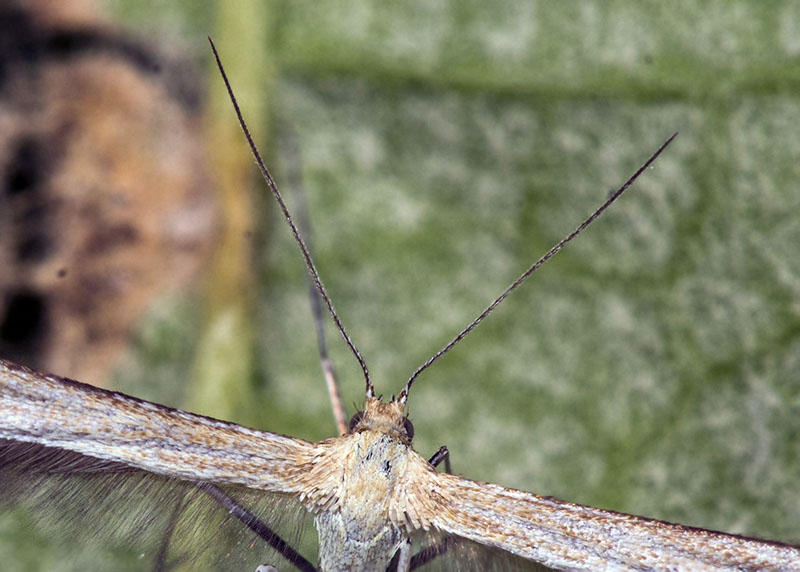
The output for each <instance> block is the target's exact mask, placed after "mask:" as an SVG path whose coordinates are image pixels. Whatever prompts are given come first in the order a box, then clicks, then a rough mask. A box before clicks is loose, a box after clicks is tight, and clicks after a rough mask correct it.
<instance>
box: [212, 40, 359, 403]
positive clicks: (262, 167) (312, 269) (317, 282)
mask: <svg viewBox="0 0 800 572" xmlns="http://www.w3.org/2000/svg"><path fill="white" fill-rule="evenodd" d="M208 43H209V44H211V51H212V52H213V53H214V59H215V60H216V62H217V68H219V73H220V75H221V76H222V81H223V82H224V83H225V89H227V90H228V96H229V97H230V100H231V103H232V104H233V109H234V111H235V112H236V118H237V119H238V120H239V125H240V126H241V128H242V132H243V133H244V136H245V139H247V144H248V145H249V146H250V152H251V153H252V154H253V158H254V159H255V161H256V165H257V166H258V170H259V171H261V176H262V177H263V178H264V180H265V181H266V183H267V186H268V187H269V190H270V191H271V192H272V196H273V197H275V200H276V201H277V203H278V206H279V207H280V209H281V212H282V213H283V218H284V220H286V222H287V223H288V224H289V228H290V229H291V230H292V236H294V240H295V242H296V243H297V245H298V246H299V247H300V252H302V253H303V259H304V260H305V263H306V268H308V272H309V274H310V275H311V280H312V281H313V282H314V286H316V288H317V291H318V292H319V295H320V296H321V297H322V300H323V302H325V305H326V306H327V307H328V312H329V313H330V315H331V317H332V318H333V321H334V323H335V324H336V328H337V329H338V330H339V333H340V334H341V335H342V337H343V338H344V341H345V342H346V343H347V346H348V347H349V348H350V351H351V352H353V355H354V356H356V359H357V360H358V364H359V365H360V366H361V371H363V372H364V379H365V381H366V386H367V391H366V395H367V397H375V389H374V387H373V386H372V381H371V379H370V376H369V369H367V364H366V362H365V361H364V358H363V357H361V354H360V353H359V351H358V349H357V348H356V346H355V344H354V343H353V341H352V340H351V339H350V336H349V335H347V332H346V331H345V329H344V326H343V325H342V321H341V320H340V319H339V315H338V314H337V313H336V310H334V309H333V302H331V299H330V297H329V296H328V293H327V291H326V290H325V286H323V284H322V280H321V279H320V277H319V273H318V272H317V268H316V266H315V265H314V261H313V260H312V259H311V254H310V253H309V251H308V247H307V246H306V243H305V242H304V241H303V237H302V236H300V231H298V230H297V226H296V225H295V223H294V219H293V218H292V215H291V213H290V212H289V209H288V208H287V207H286V203H285V202H284V201H283V197H282V196H281V194H280V192H279V191H278V186H277V185H276V184H275V180H274V179H273V178H272V175H271V174H270V172H269V170H268V169H267V166H266V164H265V163H264V160H263V159H262V158H261V153H259V151H258V147H256V144H255V141H253V136H252V135H251V134H250V130H249V129H248V128H247V124H246V123H245V121H244V116H243V115H242V111H241V109H240V108H239V102H238V101H237V100H236V96H235V95H234V94H233V88H232V87H231V83H230V81H229V80H228V75H227V74H226V73H225V68H224V67H223V66H222V61H221V60H220V57H219V53H218V52H217V47H216V46H215V45H214V40H212V39H211V37H210V36H209V38H208Z"/></svg>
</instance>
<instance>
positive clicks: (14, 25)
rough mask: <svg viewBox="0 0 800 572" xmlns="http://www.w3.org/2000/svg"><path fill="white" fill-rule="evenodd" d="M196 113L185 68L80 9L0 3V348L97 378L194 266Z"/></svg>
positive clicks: (212, 214) (204, 213)
mask: <svg viewBox="0 0 800 572" xmlns="http://www.w3.org/2000/svg"><path fill="white" fill-rule="evenodd" d="M56 6H57V8H56ZM201 108H202V105H201V96H200V88H199V82H197V81H195V78H194V76H193V74H192V72H191V66H188V65H187V64H186V62H182V61H172V60H170V59H167V58H165V57H163V56H161V55H159V54H158V53H157V52H156V51H155V50H153V49H152V48H151V47H150V46H148V45H146V44H144V43H142V42H140V41H138V40H136V39H134V38H133V37H132V36H130V35H128V34H126V33H125V32H122V31H120V30H119V29H117V28H115V27H113V26H112V25H110V24H108V23H104V20H103V19H102V16H101V15H100V14H98V13H96V12H94V11H92V6H91V3H88V2H86V1H78V2H69V3H68V2H55V3H54V2H50V1H39V2H25V3H23V2H19V3H17V2H8V1H2V0H0V177H2V179H1V180H2V183H1V184H2V188H1V189H0V201H2V204H1V205H0V355H2V356H3V357H5V358H9V359H12V360H14V361H18V362H21V363H23V364H26V365H31V366H33V367H36V368H39V369H43V370H45V371H53V372H56V373H58V374H59V375H66V376H69V377H73V378H76V379H79V380H81V381H85V382H88V383H93V384H98V385H103V384H104V383H105V381H106V377H107V375H108V373H109V370H110V368H111V367H112V366H113V365H114V363H115V362H116V360H117V359H118V358H119V357H120V354H121V352H122V350H123V349H124V348H125V346H126V345H127V343H128V341H129V339H130V336H131V332H132V328H133V326H134V325H135V323H136V321H137V319H139V318H141V317H142V315H143V314H144V313H145V312H146V311H147V309H148V308H149V307H150V306H151V304H152V303H153V301H154V300H155V299H156V298H157V297H158V296H159V295H161V294H163V293H165V292H167V291H170V290H175V289H178V288H181V287H185V286H186V285H187V284H188V282H189V281H190V280H191V279H192V278H193V277H195V276H196V275H197V274H198V272H199V271H200V270H201V269H202V268H203V267H204V265H205V263H206V262H207V261H208V259H209V257H210V254H211V250H212V249H211V247H212V243H213V241H214V238H215V235H216V229H217V220H218V219H217V209H216V203H215V195H214V192H213V189H212V188H211V186H210V183H209V182H208V181H209V180H210V179H209V176H208V172H207V169H206V165H207V157H206V151H205V148H204V142H203V133H202V127H203V121H202V115H201V110H202V109H201Z"/></svg>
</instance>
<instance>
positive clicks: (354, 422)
mask: <svg viewBox="0 0 800 572" xmlns="http://www.w3.org/2000/svg"><path fill="white" fill-rule="evenodd" d="M363 418H364V412H363V411H359V412H357V413H356V414H355V415H353V416H352V417H351V418H350V425H349V429H350V431H352V430H353V429H355V427H356V425H358V424H359V423H360V422H361V420H362V419H363Z"/></svg>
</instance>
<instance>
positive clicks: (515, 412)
mask: <svg viewBox="0 0 800 572" xmlns="http://www.w3.org/2000/svg"><path fill="white" fill-rule="evenodd" d="M111 5H112V8H113V9H114V10H115V11H116V12H117V14H119V15H120V17H121V18H123V19H125V20H126V21H127V22H128V23H129V25H131V26H133V27H134V28H139V29H140V30H141V31H142V33H150V34H151V37H152V38H153V41H154V42H156V43H158V42H160V41H162V40H161V38H164V37H169V38H170V40H169V41H173V42H177V43H178V44H180V45H182V46H183V47H184V49H185V50H186V51H188V52H189V53H191V54H193V55H194V57H196V58H197V60H198V61H203V62H206V63H210V60H209V53H208V50H207V44H206V40H205V38H206V36H207V35H209V34H211V35H215V37H216V38H217V40H218V47H219V48H220V51H221V53H222V57H223V60H224V61H233V60H236V59H237V58H245V59H247V57H248V54H249V53H252V52H253V50H255V49H261V48H259V47H258V46H259V44H258V42H262V45H263V46H264V48H263V49H265V50H266V52H264V54H260V56H259V57H260V58H261V60H260V61H262V62H264V64H263V77H262V76H258V77H256V78H253V77H252V76H248V77H237V76H236V74H235V73H233V72H231V75H232V76H233V77H232V78H231V79H232V81H233V83H234V88H235V87H236V85H237V84H240V83H241V84H243V83H246V82H253V81H255V82H256V83H259V82H261V87H262V89H261V91H260V92H259V93H258V94H256V95H248V96H247V97H243V98H242V102H241V103H242V107H243V110H244V112H245V114H246V115H247V114H248V108H249V106H251V105H252V106H258V105H263V106H266V110H267V111H266V118H267V119H266V120H265V121H264V122H263V124H262V125H260V126H261V127H262V129H261V135H260V137H259V138H260V143H261V145H262V151H263V152H264V153H265V155H266V157H267V161H268V164H269V165H270V166H271V167H272V168H273V171H274V172H275V175H276V178H277V179H278V183H279V185H280V186H282V188H283V189H284V191H285V192H286V194H287V195H289V201H290V202H292V203H296V202H297V196H296V194H295V193H293V192H292V189H291V188H290V187H289V185H287V184H286V182H285V181H286V176H285V173H286V170H287V165H292V164H299V165H300V168H301V169H302V173H303V181H304V184H305V187H306V192H307V200H308V205H309V206H308V208H309V210H310V213H311V218H312V224H313V233H314V242H315V246H316V259H317V263H318V266H319V270H320V273H321V275H322V278H323V280H324V281H325V283H326V285H327V287H328V290H329V292H330V294H331V297H332V298H333V301H334V304H335V306H336V308H337V310H338V311H339V312H340V314H341V317H342V320H343V321H344V323H345V325H346V327H347V328H348V330H349V333H350V334H351V336H352V337H353V338H354V340H355V342H356V344H357V345H358V346H359V348H360V350H361V352H362V353H363V355H364V356H365V358H366V360H367V362H368V364H369V366H370V368H371V371H372V375H373V379H374V381H375V383H376V385H377V391H378V392H379V393H383V394H384V395H385V396H390V395H392V394H396V393H398V392H399V391H400V389H401V388H402V385H403V383H404V382H405V380H406V378H407V377H408V375H409V374H410V373H411V372H412V371H413V369H414V368H415V367H416V366H417V365H419V364H420V363H421V362H423V361H424V360H425V359H427V358H428V357H429V356H430V355H431V354H432V353H433V352H435V351H436V350H437V349H439V348H440V347H441V346H443V345H444V344H445V343H446V342H447V341H448V340H449V339H450V338H451V337H452V336H454V335H455V334H456V333H457V332H458V331H459V330H460V329H461V328H462V327H463V326H465V325H466V324H467V323H468V321H469V320H471V319H472V318H473V317H474V316H475V315H476V314H478V313H479V312H480V311H481V310H482V309H483V307H484V306H485V305H487V304H488V303H489V302H490V301H491V299H492V298H493V297H494V296H496V295H497V294H499V292H500V291H502V289H503V288H505V286H507V285H508V284H509V283H510V282H511V281H512V280H513V279H514V278H516V277H517V276H518V275H519V274H520V273H521V272H522V271H523V270H524V269H525V268H526V267H527V266H528V265H530V264H531V263H532V262H533V261H534V260H535V259H536V258H538V257H539V256H540V255H541V254H543V253H544V252H545V251H546V250H547V249H548V248H549V247H550V246H551V245H552V244H554V243H555V242H557V241H558V240H559V239H560V238H561V237H562V236H563V235H565V234H566V233H568V232H569V231H570V230H572V229H573V228H574V227H575V226H576V225H577V224H578V223H579V222H580V221H581V220H582V219H583V218H585V217H586V216H587V215H588V214H589V213H590V212H591V211H592V210H593V209H594V208H596V206H598V205H599V204H600V203H601V202H602V201H603V200H604V199H605V197H606V196H607V194H608V192H609V191H610V190H612V189H613V188H615V187H617V186H619V185H620V184H621V183H622V182H624V181H625V180H626V179H627V178H628V176H630V174H631V173H633V171H635V169H636V168H638V166H639V165H640V164H641V163H642V162H644V160H645V159H646V158H647V157H648V156H649V154H650V153H651V152H652V151H654V150H655V149H656V148H657V147H658V146H659V145H660V144H661V143H662V142H663V140H665V139H666V138H667V137H668V136H669V135H671V134H672V133H673V132H675V131H678V132H679V133H680V135H679V136H678V138H677V139H676V140H675V142H674V143H673V145H672V146H671V147H670V148H669V149H668V150H667V151H666V152H665V153H664V155H663V156H662V157H661V158H660V159H659V160H658V161H657V163H656V164H655V165H654V167H652V168H651V169H649V170H648V171H647V172H646V173H645V174H644V175H643V177H642V178H641V180H640V182H639V183H637V184H636V185H635V187H634V188H633V189H631V190H630V191H629V193H628V194H627V195H626V196H625V197H623V199H622V200H621V201H620V202H619V203H617V204H616V205H615V206H614V207H613V208H612V209H611V211H610V212H609V213H608V214H606V215H604V216H603V217H602V218H601V219H600V220H599V221H598V222H597V223H595V224H594V225H593V226H592V227H590V228H589V230H588V231H586V233H584V234H583V235H582V236H581V237H580V238H578V239H577V240H576V241H575V242H574V243H572V244H571V245H570V246H569V247H568V248H567V249H566V251H564V252H563V253H562V254H559V255H558V256H557V257H556V258H555V259H554V260H553V261H551V262H549V263H548V264H547V265H545V266H544V267H543V268H542V269H541V270H540V271H539V272H537V273H536V274H535V275H534V277H533V278H532V279H531V280H530V281H529V282H528V283H527V284H526V285H525V286H524V288H522V289H521V290H520V291H518V292H516V293H515V294H514V295H513V296H511V297H510V298H509V299H508V300H507V301H506V302H505V303H504V304H503V305H502V306H501V307H500V309H498V310H497V311H496V312H495V313H494V314H493V315H492V317H491V318H489V319H488V320H487V321H486V322H485V323H484V324H483V325H482V326H481V327H479V328H478V329H477V330H476V331H475V332H474V333H473V334H472V335H470V336H469V338H467V339H466V340H465V341H464V342H463V343H462V344H460V345H459V346H458V347H457V348H456V349H455V350H453V352H451V354H449V355H448V356H447V357H446V358H444V359H443V360H441V362H439V363H438V364H437V365H435V366H434V367H432V368H431V369H430V370H428V371H427V372H426V373H424V374H423V376H422V377H420V378H419V380H418V381H417V382H416V385H415V386H414V390H413V392H412V395H411V400H410V413H411V416H412V419H413V421H414V424H415V427H416V437H415V447H416V449H417V450H418V451H419V452H420V453H422V454H423V455H425V456H428V455H430V454H432V453H433V452H434V451H435V450H436V449H437V448H438V447H439V446H440V445H443V444H445V445H447V446H448V448H449V449H450V452H451V455H452V460H453V466H454V471H456V472H458V473H460V474H463V475H465V476H467V477H470V478H473V479H478V480H486V481H491V482H495V483H499V484H502V485H505V486H509V487H515V488H520V489H524V490H529V491H534V492H536V493H540V494H545V495H553V496H556V497H559V498H562V499H565V500H569V501H573V502H577V503H582V504H588V505H592V506H598V507H603V508H608V509H614V510H618V511H622V512H627V513H633V514H640V515H644V516H648V517H653V518H658V519H663V520H669V521H675V522H680V523H683V524H687V525H693V526H699V527H704V528H712V529H719V530H724V531H728V532H734V533H741V534H747V535H755V536H760V537H766V538H771V539H777V540H783V541H790V542H800V535H799V534H798V532H797V531H798V528H799V527H800V471H799V469H798V458H799V457H800V415H798V413H800V379H798V377H799V376H800V340H798V339H797V333H798V331H799V330H800V316H799V315H798V314H799V313H800V253H799V252H798V245H800V221H799V220H798V217H799V216H800V137H798V134H800V97H798V96H797V93H799V92H798V88H800V60H798V58H799V57H800V5H798V4H797V3H795V2H791V1H785V2H779V1H769V2H761V1H756V0H750V1H746V0H740V1H710V2H691V1H688V0H685V1H681V2H670V3H662V2H637V3H632V2H623V1H617V2H600V1H595V2H589V1H585V2H575V3H566V2H563V3H555V2H545V1H516V2H504V3H499V2H472V1H468V2H463V1H462V2H454V1H446V0H441V1H436V2H407V3H402V4H401V3H378V2H352V3H345V2H336V1H321V2H320V1H317V2H312V1H293V2H278V1H274V2H271V3H263V4H262V3H258V4H253V3H234V4H232V5H233V6H237V5H238V8H239V9H241V10H249V9H253V8H258V9H260V10H261V13H260V16H259V17H258V18H255V17H252V18H250V19H246V18H245V20H247V21H246V22H244V23H243V24H240V25H244V26H254V27H255V28H248V29H250V30H251V31H250V32H247V33H244V32H231V31H230V30H228V31H226V30H225V29H224V28H221V27H220V21H219V20H218V18H219V16H218V13H217V12H215V8H213V7H212V5H210V4H207V5H206V4H198V3H194V2H187V3H184V4H170V5H169V6H166V5H164V4H162V3H161V2H147V3H141V2H135V3H126V2H122V1H118V2H113V3H111ZM230 8H231V5H228V7H227V9H228V10H230ZM254 29H255V30H256V31H255V32H253V30H254ZM154 30H155V32H154ZM175 38H177V39H175ZM248 38H255V39H254V40H249V39H248ZM248 42H250V43H248ZM236 65H237V64H235V63H234V64H233V66H234V67H235V66H236ZM208 70H209V73H208V81H209V83H210V85H212V86H214V87H213V88H214V89H216V88H218V87H219V78H218V77H217V75H216V74H215V73H214V72H213V71H212V68H211V67H210V65H209V66H208ZM248 73H260V72H258V71H256V72H252V71H251V72H248ZM210 89H211V88H210ZM251 98H252V99H251ZM256 100H257V101H256ZM222 113H228V117H227V118H226V119H224V120H225V121H230V122H233V121H234V120H235V119H234V116H233V114H232V112H230V110H228V112H225V111H224V110H223V111H222ZM286 126H289V127H288V129H287V128H286ZM290 130H291V131H292V132H294V133H295V135H294V138H296V141H297V144H298V147H299V149H300V157H298V156H296V155H294V154H293V153H292V152H291V151H290V148H291V142H289V141H288V140H287V136H286V133H287V132H289V131H290ZM209 145H210V148H211V149H212V150H213V149H214V142H213V141H210V142H209ZM293 162H294V163H293ZM253 189H254V190H257V192H259V193H261V192H264V189H263V185H261V184H259V183H258V182H257V181H256V180H254V182H253ZM244 191H246V189H245V190H243V192H244ZM259 209H263V211H264V216H263V227H262V228H261V230H260V231H259V232H258V233H257V236H258V238H259V241H258V243H257V246H256V250H257V256H256V258H255V259H254V260H253V271H254V273H255V274H254V275H255V276H256V278H257V297H256V300H257V302H256V303H255V304H254V306H253V308H252V313H251V316H252V317H253V320H252V326H253V328H255V330H254V332H253V336H252V339H253V340H255V341H250V338H248V337H247V336H245V338H244V341H242V342H241V343H239V344H238V347H239V348H240V349H241V351H242V352H244V354H245V355H248V356H250V357H249V358H248V359H251V360H252V362H253V364H255V365H254V368H253V371H252V374H251V375H245V376H241V378H240V379H238V382H237V383H234V384H233V385H231V386H229V387H227V388H226V392H233V391H238V392H240V393H239V395H238V396H237V397H236V399H234V401H236V402H237V403H238V404H239V405H237V406H236V407H234V408H233V409H230V410H226V411H216V412H215V410H214V407H213V406H214V404H213V403H209V404H201V405H200V406H199V408H200V409H202V410H203V411H204V412H207V413H211V414H217V415H223V416H225V417H228V418H231V419H232V420H235V421H240V422H243V423H246V424H248V425H251V426H256V427H258V428H260V429H266V430H269V431H273V432H278V433H284V434H291V435H293V436H297V437H302V438H305V439H309V440H318V439H321V438H325V437H329V436H332V435H333V434H334V433H335V427H334V424H333V420H332V416H331V414H330V410H329V406H328V404H327V397H326V392H325V390H324V385H323V380H322V377H321V374H320V372H319V365H318V359H317V350H316V346H315V338H314V330H313V323H312V320H311V316H310V312H309V309H308V299H307V291H306V283H305V272H304V269H303V266H302V262H301V258H300V255H299V253H298V251H297V248H296V247H295V246H294V245H293V244H292V241H291V237H290V235H289V233H288V229H286V228H285V224H284V223H282V221H281V220H280V219H279V217H278V216H277V213H276V212H274V209H273V207H272V205H271V204H270V203H269V202H268V200H266V199H264V200H263V201H260V202H259ZM249 296H250V294H247V293H243V295H242V299H243V300H247V299H249ZM177 307H178V312H177V313H176V314H166V315H162V316H161V317H160V318H159V319H157V320H156V321H151V323H150V324H148V325H146V326H144V328H143V330H142V334H141V337H140V344H139V346H140V347H139V350H138V351H139V353H137V354H136V357H135V359H133V360H132V361H133V362H135V363H136V366H135V367H134V368H131V369H130V370H129V371H126V372H122V373H121V374H120V375H121V377H122V378H125V380H126V382H125V383H126V385H125V388H126V390H127V391H130V392H133V393H135V394H137V395H140V396H142V397H146V398H149V399H154V400H161V401H169V404H171V405H180V404H181V403H184V404H185V403H186V402H187V400H188V401H191V397H190V396H189V395H190V394H191V392H192V385H191V384H192V381H193V380H192V377H193V374H192V372H193V371H194V372H196V371H197V369H196V366H194V369H193V366H192V365H191V363H189V362H190V361H191V359H190V358H192V355H193V354H192V352H191V351H190V350H187V347H191V345H192V344H194V343H197V338H198V335H197V334H196V331H195V330H196V328H195V326H196V324H197V318H196V317H195V318H189V321H188V322H186V321H185V320H184V318H185V316H186V315H187V314H191V312H189V311H187V310H186V308H183V309H181V306H180V305H177ZM165 316H166V317H165ZM187 324H189V325H187ZM328 331H329V335H330V339H331V345H332V348H331V351H332V353H333V358H334V360H335V363H336V365H337V368H338V371H339V374H340V378H341V381H342V385H343V387H342V390H343V394H344V398H345V403H347V404H348V405H350V408H349V412H350V413H352V412H354V410H355V405H358V404H360V403H361V401H362V399H363V381H362V377H361V375H360V370H359V369H358V368H357V366H356V364H355V361H354V360H353V358H352V356H350V355H349V354H348V352H347V350H346V348H345V347H344V345H343V344H342V343H341V342H340V340H339V338H338V337H337V336H336V334H335V332H334V331H333V328H332V327H329V328H328ZM162 342H163V343H165V344H166V345H164V344H163V343H162ZM233 345H234V346H237V344H236V343H235V340H234V344H233ZM148 352H149V353H148ZM220 354H221V355H220V356H218V359H220V360H225V359H230V360H232V361H233V362H236V361H237V360H241V359H242V357H241V356H236V355H233V356H227V357H226V356H225V355H222V354H224V352H220ZM148 356H150V357H148ZM192 359H196V356H195V358H192ZM140 368H141V371H140ZM143 371H144V372H147V373H143ZM137 377H139V378H141V379H146V380H147V382H146V383H143V384H141V385H137V382H136V379H135V378H137ZM154 380H161V382H160V383H161V385H160V386H159V385H158V384H157V383H156V382H154ZM182 380H183V381H185V382H186V383H187V384H188V385H186V386H181V387H180V388H179V389H175V387H167V385H168V384H170V383H173V384H179V383H183V381H182ZM181 392H183V393H184V397H182V398H177V397H174V396H175V395H179V394H180V393H181ZM193 403H196V402H193Z"/></svg>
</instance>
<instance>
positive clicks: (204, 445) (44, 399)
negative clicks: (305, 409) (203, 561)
mask: <svg viewBox="0 0 800 572" xmlns="http://www.w3.org/2000/svg"><path fill="white" fill-rule="evenodd" d="M0 438H6V439H13V440H16V441H23V442H32V443H38V444H40V445H46V446H49V447H57V448H61V449H67V450H70V451H76V452H78V453H82V454H84V455H89V456H91V457H96V458H100V459H108V460H113V461H119V462H123V463H126V464H129V465H131V466H133V467H136V468H140V469H144V470H146V471H150V472H153V473H158V474H162V475H166V476H169V477H177V478H181V479H190V480H195V481H212V482H217V483H230V484H237V485H244V486H247V487H251V488H257V489H262V490H266V491H271V492H281V493H292V492H297V491H299V490H300V489H301V487H302V482H301V481H300V477H301V476H302V474H301V473H300V470H299V466H301V465H302V461H303V459H307V458H308V457H309V456H310V455H313V451H314V445H312V444H311V443H308V442H306V441H302V440H300V439H293V438H291V437H284V436H283V435H275V434H273V433H266V432H262V431H255V430H252V429H247V428H246V427H241V426H239V425H236V424H234V423H227V422H224V421H217V420H214V419H210V418H208V417H203V416H201V415H194V414H191V413H186V412H184V411H179V410H176V409H171V408H168V407H164V406H162V405H157V404H155V403H149V402H147V401H141V400H139V399H135V398H133V397H128V396H126V395H123V394H120V393H116V392H112V391H106V390H103V389H99V388H96V387H93V386H90V385H86V384H83V383H78V382H75V381H71V380H68V379H63V378H60V377H57V376H54V375H46V374H42V373H38V372H35V371H33V370H30V369H27V368H24V367H21V366H18V365H16V364H13V363H11V362H7V361H5V360H0Z"/></svg>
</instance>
